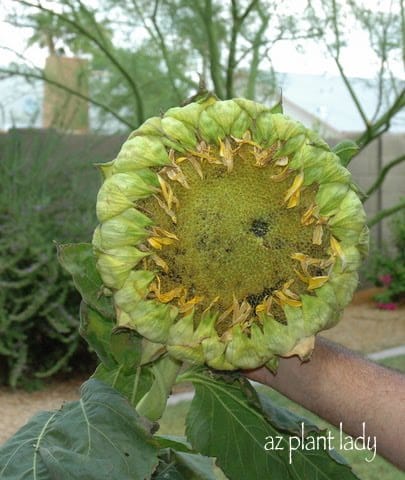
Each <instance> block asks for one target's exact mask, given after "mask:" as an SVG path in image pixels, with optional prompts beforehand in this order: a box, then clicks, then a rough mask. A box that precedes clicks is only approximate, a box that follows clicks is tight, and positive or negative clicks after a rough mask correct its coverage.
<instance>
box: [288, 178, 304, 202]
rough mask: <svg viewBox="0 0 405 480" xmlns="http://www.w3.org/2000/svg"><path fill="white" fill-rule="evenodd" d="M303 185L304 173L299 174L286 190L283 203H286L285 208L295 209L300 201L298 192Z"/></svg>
mask: <svg viewBox="0 0 405 480" xmlns="http://www.w3.org/2000/svg"><path fill="white" fill-rule="evenodd" d="M303 183H304V172H302V171H301V172H299V173H298V174H297V175H296V176H295V178H294V181H293V183H292V185H291V187H290V188H289V189H288V190H287V193H286V195H285V197H284V201H285V202H287V208H293V207H296V206H297V205H298V204H299V201H300V191H301V187H302V184H303Z"/></svg>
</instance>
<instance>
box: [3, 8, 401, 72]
mask: <svg viewBox="0 0 405 480" xmlns="http://www.w3.org/2000/svg"><path fill="white" fill-rule="evenodd" d="M316 1H317V0H315V2H316ZM319 1H320V0H319ZM392 1H393V2H394V3H395V2H397V3H398V5H399V0H392ZM338 2H339V0H338ZM357 3H358V4H362V5H364V6H366V7H368V8H371V9H380V10H382V11H384V10H387V8H388V7H389V4H390V3H391V0H357ZM305 4H306V0H291V1H290V2H287V1H285V2H284V3H283V4H282V5H285V6H286V8H291V6H292V5H293V8H294V9H297V10H296V11H297V12H299V11H300V10H302V8H304V6H305ZM13 6H15V2H14V1H13V0H3V1H2V2H1V7H0V46H2V47H6V49H2V50H0V65H7V64H8V63H9V62H10V61H13V60H15V59H16V57H15V55H14V54H13V53H11V52H10V51H7V48H11V49H15V50H17V51H20V52H23V51H24V47H25V41H26V39H27V38H28V36H29V31H28V30H25V31H21V29H16V28H15V27H12V26H11V25H10V24H8V23H6V22H5V21H4V18H5V15H6V13H7V11H9V10H10V9H11V8H13ZM350 32H351V33H350V37H349V42H348V45H349V46H348V48H345V49H343V50H342V56H341V59H342V63H343V65H344V68H345V72H346V74H347V75H348V76H353V77H364V78H369V77H373V76H374V75H375V74H376V73H377V71H378V67H379V64H378V59H377V57H376V56H375V54H374V53H373V52H372V50H371V49H370V47H369V43H368V38H367V34H366V33H365V32H362V31H360V30H359V29H358V28H356V26H355V25H353V26H352V27H351V28H350ZM302 46H303V49H300V50H297V48H296V45H295V44H294V43H293V42H290V41H281V42H279V43H277V44H276V45H275V47H274V48H273V49H272V52H271V58H272V63H273V67H274V68H275V70H276V71H279V72H293V73H305V74H324V73H327V74H338V71H337V68H336V65H335V63H334V61H333V59H331V58H330V57H329V58H328V57H327V56H325V55H324V52H323V50H322V48H321V46H320V45H319V42H316V41H310V40H309V41H304V42H302ZM24 54H25V55H26V56H28V57H29V59H30V60H31V61H32V63H33V64H34V65H36V66H39V67H41V66H43V65H44V61H45V57H46V55H47V52H46V50H45V49H41V48H39V47H37V46H33V47H31V48H29V49H28V50H26V51H25V52H24ZM309 58H310V59H311V60H310V61H308V59H309ZM391 69H392V71H393V73H394V75H395V76H396V77H398V78H402V79H405V72H404V67H403V63H402V62H393V63H392V65H391Z"/></svg>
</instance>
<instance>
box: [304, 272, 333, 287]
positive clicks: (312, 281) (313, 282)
mask: <svg viewBox="0 0 405 480" xmlns="http://www.w3.org/2000/svg"><path fill="white" fill-rule="evenodd" d="M328 280H329V277H328V276H327V275H325V276H320V277H309V282H308V290H315V288H319V287H322V285H324V284H325V283H326V282H327V281H328Z"/></svg>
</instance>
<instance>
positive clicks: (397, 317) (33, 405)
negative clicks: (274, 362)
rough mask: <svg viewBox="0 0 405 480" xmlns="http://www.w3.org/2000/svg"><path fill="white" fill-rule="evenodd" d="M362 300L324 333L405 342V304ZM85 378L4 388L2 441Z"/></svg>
mask: <svg viewBox="0 0 405 480" xmlns="http://www.w3.org/2000/svg"><path fill="white" fill-rule="evenodd" d="M360 300H361V301H360V304H356V302H354V303H353V305H351V306H349V307H348V308H347V309H346V310H345V313H344V316H343V319H342V321H341V322H340V323H339V324H338V325H337V326H336V327H334V328H332V329H331V330H329V331H327V332H324V333H323V335H324V336H325V337H327V338H330V339H331V340H334V341H336V342H339V343H341V344H343V345H345V346H347V347H349V348H351V349H353V350H356V351H359V352H363V353H370V352H376V351H379V350H384V349H386V348H390V347H395V346H398V345H405V307H401V308H400V309H399V310H395V311H382V310H377V309H375V308H374V307H373V305H372V304H370V303H364V299H361V297H360ZM358 301H359V300H358ZM83 380H84V379H83V378H73V379H71V380H68V381H64V382H56V381H54V382H52V383H50V384H49V385H48V386H47V387H46V388H44V389H43V390H40V391H37V392H31V393H29V392H25V391H22V390H16V391H13V390H10V389H9V388H4V387H3V388H0V443H3V442H4V441H5V440H6V439H7V438H8V437H10V436H11V435H13V434H14V433H15V432H16V431H17V430H18V429H19V428H20V427H21V426H22V425H24V423H26V422H27V420H28V419H29V418H30V417H32V416H33V415H34V414H35V413H37V412H38V411H40V410H55V409H57V408H59V407H60V406H61V404H62V403H64V402H69V401H72V400H77V399H78V398H79V387H80V384H81V383H82V382H83Z"/></svg>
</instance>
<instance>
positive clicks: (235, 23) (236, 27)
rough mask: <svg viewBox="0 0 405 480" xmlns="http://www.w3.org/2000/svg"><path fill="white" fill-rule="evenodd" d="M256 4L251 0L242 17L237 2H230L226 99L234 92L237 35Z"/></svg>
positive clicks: (234, 0)
mask: <svg viewBox="0 0 405 480" xmlns="http://www.w3.org/2000/svg"><path fill="white" fill-rule="evenodd" d="M256 4H257V0H252V1H251V2H250V3H249V5H248V6H247V7H246V9H245V11H244V12H243V14H242V15H239V13H238V5H237V0H231V16H232V29H231V38H230V41H229V54H228V65H227V68H226V84H225V88H226V96H227V98H232V97H234V96H235V91H234V85H233V81H234V73H235V67H236V65H237V62H236V46H237V42H238V34H239V32H240V29H241V28H242V25H243V22H244V21H245V20H246V18H247V16H248V15H249V13H250V12H251V11H252V9H253V8H254V6H255V5H256Z"/></svg>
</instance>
